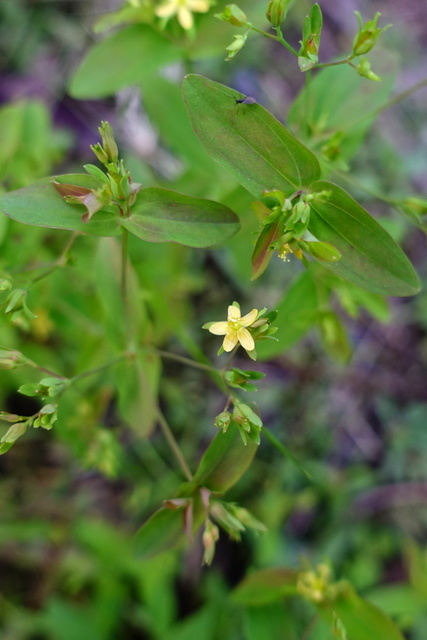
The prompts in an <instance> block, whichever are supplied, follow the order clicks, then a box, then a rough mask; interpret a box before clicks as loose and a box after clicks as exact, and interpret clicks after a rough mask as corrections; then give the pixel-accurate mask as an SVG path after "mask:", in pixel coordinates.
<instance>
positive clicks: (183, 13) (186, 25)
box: [178, 7, 193, 31]
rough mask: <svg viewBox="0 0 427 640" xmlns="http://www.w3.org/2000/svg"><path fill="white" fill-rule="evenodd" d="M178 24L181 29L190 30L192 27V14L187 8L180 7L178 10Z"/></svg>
mask: <svg viewBox="0 0 427 640" xmlns="http://www.w3.org/2000/svg"><path fill="white" fill-rule="evenodd" d="M178 22H179V24H180V25H181V27H182V28H183V29H186V30H187V31H188V29H191V27H192V26H193V14H192V13H191V11H189V10H188V9H187V7H180V9H179V10H178Z"/></svg>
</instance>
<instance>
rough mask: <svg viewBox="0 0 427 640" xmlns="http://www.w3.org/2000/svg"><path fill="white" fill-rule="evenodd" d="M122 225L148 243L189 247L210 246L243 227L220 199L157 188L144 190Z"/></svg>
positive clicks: (229, 236) (139, 194)
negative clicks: (176, 244) (192, 195)
mask: <svg viewBox="0 0 427 640" xmlns="http://www.w3.org/2000/svg"><path fill="white" fill-rule="evenodd" d="M123 226H124V227H126V229H128V230H129V231H130V232H131V233H133V234H134V235H136V236H137V237H138V238H141V239H142V240H146V241H147V242H178V243H179V244H184V245H187V246H189V247H210V246H211V245H214V244H218V243H220V242H223V241H224V240H227V239H228V238H231V237H232V236H234V234H235V233H237V231H238V230H239V228H240V224H239V220H238V218H237V216H236V214H235V213H233V211H231V209H229V208H228V207H226V206H224V205H222V204H220V203H218V202H213V201H212V200H204V199H202V198H192V197H190V196H186V195H183V194H181V193H177V192H176V191H170V190H169V189H160V188H156V187H148V188H145V189H141V191H140V192H139V193H138V196H137V200H136V202H135V204H134V206H133V207H132V212H131V215H130V217H129V218H125V219H123Z"/></svg>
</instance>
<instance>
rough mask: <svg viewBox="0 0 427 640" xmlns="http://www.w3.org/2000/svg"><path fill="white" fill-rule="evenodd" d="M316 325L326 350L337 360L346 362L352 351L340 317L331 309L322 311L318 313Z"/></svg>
mask: <svg viewBox="0 0 427 640" xmlns="http://www.w3.org/2000/svg"><path fill="white" fill-rule="evenodd" d="M318 326H319V330H320V336H321V338H322V341H323V344H324V346H325V349H326V351H327V352H328V353H329V354H330V355H331V356H332V357H333V358H336V359H337V360H338V362H342V363H344V364H345V363H347V362H348V361H349V360H350V358H351V356H352V353H353V351H352V348H351V344H350V342H349V339H348V336H347V331H346V329H345V326H344V324H343V323H342V322H341V319H340V318H339V317H338V316H337V314H336V313H334V312H333V311H323V312H320V314H319V319H318Z"/></svg>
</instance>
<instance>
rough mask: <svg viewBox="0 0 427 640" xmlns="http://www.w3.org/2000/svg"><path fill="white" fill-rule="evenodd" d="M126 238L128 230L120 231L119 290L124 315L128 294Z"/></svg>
mask: <svg viewBox="0 0 427 640" xmlns="http://www.w3.org/2000/svg"><path fill="white" fill-rule="evenodd" d="M128 237H129V232H128V230H127V229H123V231H122V273H121V284H120V290H121V294H122V300H123V305H124V308H125V313H127V298H128V292H127V279H128V278H127V273H128V268H127V263H128Z"/></svg>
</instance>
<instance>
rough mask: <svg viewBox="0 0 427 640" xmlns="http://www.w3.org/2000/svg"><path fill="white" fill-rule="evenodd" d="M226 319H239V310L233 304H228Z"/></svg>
mask: <svg viewBox="0 0 427 640" xmlns="http://www.w3.org/2000/svg"><path fill="white" fill-rule="evenodd" d="M227 315H228V319H229V320H239V318H240V309H239V308H238V307H235V306H234V304H230V306H229V307H228V314H227Z"/></svg>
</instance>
